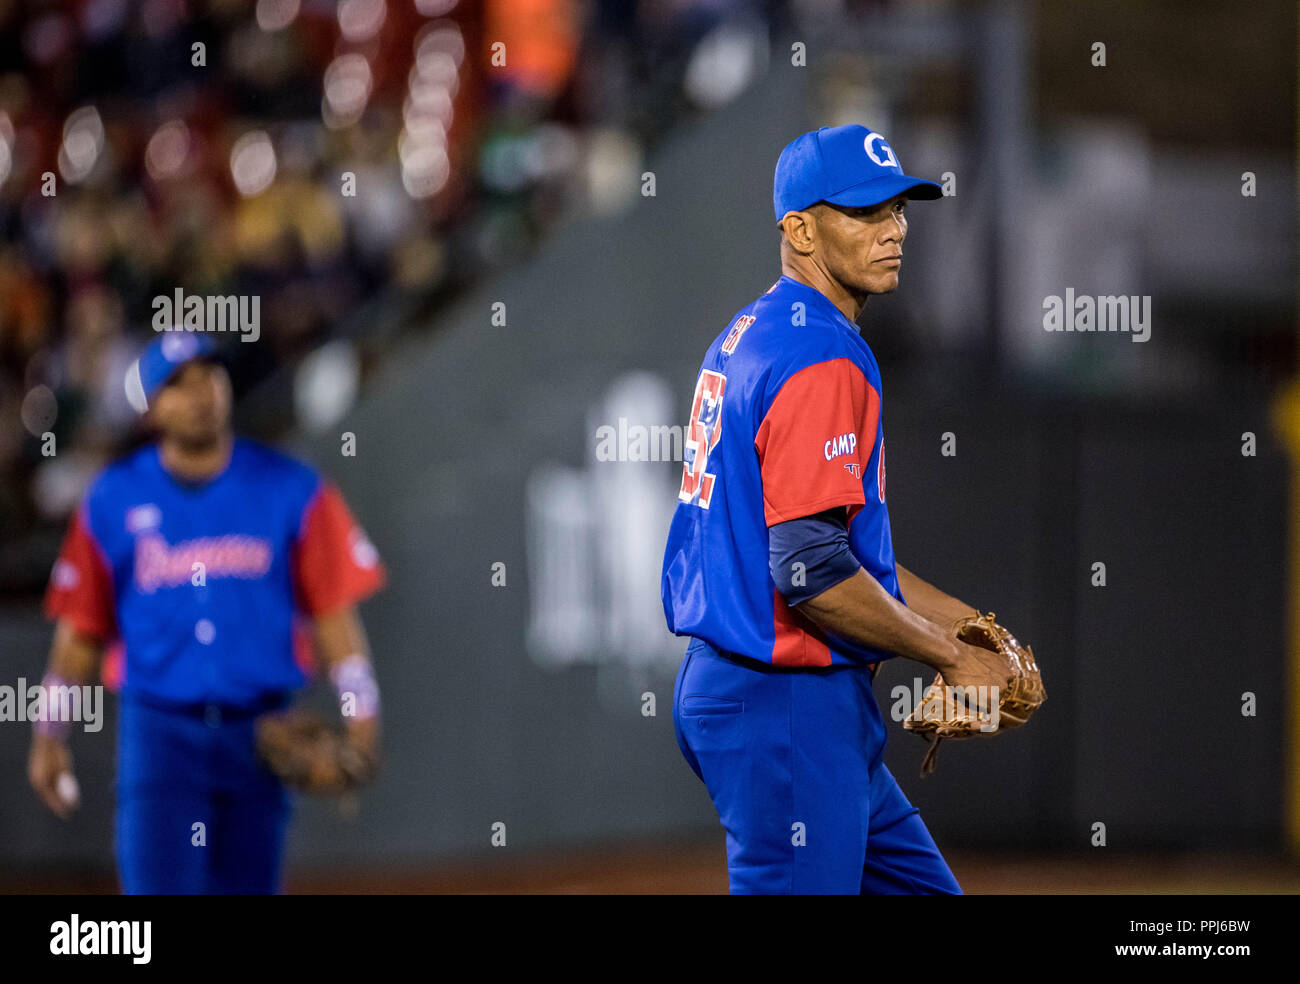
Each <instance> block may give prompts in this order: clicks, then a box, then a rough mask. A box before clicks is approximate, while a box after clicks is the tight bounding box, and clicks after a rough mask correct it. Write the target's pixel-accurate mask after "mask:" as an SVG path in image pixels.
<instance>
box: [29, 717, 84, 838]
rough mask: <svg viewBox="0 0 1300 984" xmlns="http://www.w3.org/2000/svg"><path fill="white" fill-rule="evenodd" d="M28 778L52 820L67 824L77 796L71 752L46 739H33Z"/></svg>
mask: <svg viewBox="0 0 1300 984" xmlns="http://www.w3.org/2000/svg"><path fill="white" fill-rule="evenodd" d="M27 778H28V780H29V781H30V782H31V784H32V788H33V789H34V790H36V794H37V795H38V796H39V797H40V798H41V800H42V801H43V802H44V803H45V805H46V806H48V807H49V808H50V810H51V811H53V813H54V814H55V816H57V817H59V818H60V819H62V820H66V819H67V818H68V817H70V816H71V815H72V811H73V810H75V809H76V808H77V806H78V804H79V802H80V795H79V794H78V791H77V780H76V778H75V777H74V776H73V774H72V752H70V751H69V750H68V746H67V744H66V743H64V742H62V741H60V740H59V739H57V738H51V737H50V736H49V735H33V736H32V750H31V754H30V755H29V756H28V759H27Z"/></svg>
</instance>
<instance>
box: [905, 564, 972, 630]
mask: <svg viewBox="0 0 1300 984" xmlns="http://www.w3.org/2000/svg"><path fill="white" fill-rule="evenodd" d="M895 567H896V569H897V570H898V586H899V588H901V589H902V591H903V597H904V598H906V599H907V607H908V608H910V609H911V610H912V611H914V612H916V613H917V614H918V615H922V616H924V617H925V618H927V619H929V620H930V621H931V622H938V623H939V624H940V625H943V626H949V625H952V623H953V622H955V621H957V620H958V619H960V618H966V617H968V616H972V615H978V614H979V613H978V612H977V611H976V610H975V609H974V608H972V607H971V606H970V605H968V604H966V603H965V602H964V601H961V600H959V599H957V598H954V597H953V596H952V595H950V594H946V593H944V592H943V591H940V590H939V589H938V588H936V587H935V586H934V585H933V584H930V583H929V582H928V581H925V580H922V579H921V578H919V577H917V576H916V575H915V574H913V573H912V572H911V571H909V570H908V569H907V568H906V567H904V566H903V565H902V564H895Z"/></svg>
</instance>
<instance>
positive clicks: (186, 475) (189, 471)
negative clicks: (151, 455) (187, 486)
mask: <svg viewBox="0 0 1300 984" xmlns="http://www.w3.org/2000/svg"><path fill="white" fill-rule="evenodd" d="M234 444H235V438H234V435H233V434H232V433H231V432H230V431H226V432H224V433H223V434H222V435H221V436H220V437H218V438H217V440H216V441H215V442H213V443H212V444H210V445H207V446H204V447H191V446H187V445H185V444H183V443H182V442H180V441H177V440H176V439H174V438H169V437H166V436H163V437H162V438H160V439H159V441H158V454H159V457H160V459H161V460H162V465H163V468H165V469H167V471H168V473H170V474H171V475H172V476H173V477H174V478H178V479H180V480H182V481H185V482H204V481H207V480H208V479H211V478H215V477H216V476H217V475H220V474H221V473H222V472H223V471H224V470H225V468H226V465H227V463H228V462H229V461H230V454H231V451H232V449H233V448H234Z"/></svg>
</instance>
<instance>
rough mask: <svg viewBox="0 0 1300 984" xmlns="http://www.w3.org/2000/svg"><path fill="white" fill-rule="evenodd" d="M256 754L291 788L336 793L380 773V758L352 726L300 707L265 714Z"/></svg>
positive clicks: (258, 728)
mask: <svg viewBox="0 0 1300 984" xmlns="http://www.w3.org/2000/svg"><path fill="white" fill-rule="evenodd" d="M256 736H257V753H258V755H259V756H260V757H261V759H262V761H263V762H264V763H266V767H267V768H268V769H270V770H271V771H272V772H274V773H275V774H276V775H277V776H279V777H280V781H281V782H283V783H284V784H285V785H286V786H288V787H289V788H291V789H296V790H299V791H301V792H304V793H312V794H315V795H319V796H337V795H340V794H342V793H346V792H349V791H351V790H353V789H356V788H357V787H358V786H361V785H364V784H365V783H367V782H369V781H370V780H371V779H373V778H374V777H375V774H376V773H377V772H378V762H377V761H376V760H375V759H374V757H373V756H371V755H370V754H368V753H367V752H366V751H364V750H363V749H361V748H360V747H358V745H357V744H356V743H355V742H353V741H352V740H350V739H349V737H348V734H347V731H346V730H345V729H344V728H342V727H341V726H339V725H335V724H330V723H329V722H327V721H325V719H324V718H322V717H320V715H318V714H316V713H314V712H312V711H308V710H302V709H299V708H290V709H289V710H287V711H275V712H273V713H270V714H263V715H262V716H261V717H259V718H258V719H257V724H256Z"/></svg>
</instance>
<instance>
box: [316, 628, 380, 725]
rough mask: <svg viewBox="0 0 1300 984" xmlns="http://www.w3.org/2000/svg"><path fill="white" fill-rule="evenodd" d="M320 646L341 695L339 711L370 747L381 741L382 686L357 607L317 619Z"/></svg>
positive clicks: (317, 635)
mask: <svg viewBox="0 0 1300 984" xmlns="http://www.w3.org/2000/svg"><path fill="white" fill-rule="evenodd" d="M316 645H317V647H318V649H319V650H320V655H321V658H322V659H323V660H324V662H325V665H326V667H327V669H328V670H329V676H330V680H331V681H332V682H333V684H334V687H335V689H336V690H337V691H338V695H339V713H340V714H341V715H342V716H343V720H344V721H345V722H346V723H347V726H348V730H349V731H350V732H351V733H352V734H353V736H354V737H356V738H358V739H360V740H361V741H362V742H363V744H365V745H367V746H371V745H373V744H374V743H375V742H376V741H377V740H378V731H379V685H378V683H377V682H376V681H375V676H374V668H373V666H372V665H371V662H370V644H369V642H368V641H367V639H366V631H365V628H364V626H362V624H361V617H360V616H359V615H358V614H357V610H356V608H355V607H353V606H348V607H346V608H343V609H340V610H339V611H337V612H332V613H330V614H329V615H322V616H319V617H318V618H317V619H316Z"/></svg>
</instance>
